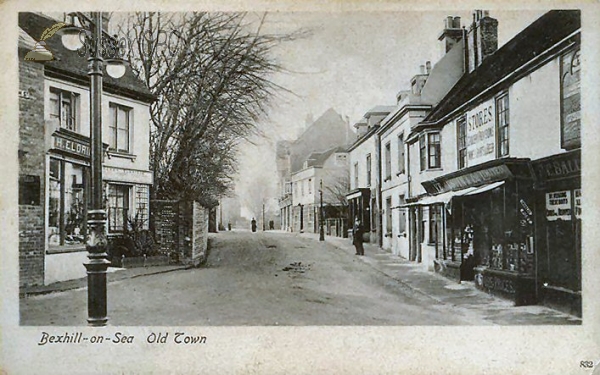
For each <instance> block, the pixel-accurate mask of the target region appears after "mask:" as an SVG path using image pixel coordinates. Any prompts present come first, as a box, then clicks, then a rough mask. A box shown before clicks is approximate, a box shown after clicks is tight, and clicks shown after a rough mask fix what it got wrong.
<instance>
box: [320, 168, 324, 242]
mask: <svg viewBox="0 0 600 375" xmlns="http://www.w3.org/2000/svg"><path fill="white" fill-rule="evenodd" d="M319 194H320V200H321V204H320V208H319V241H325V232H324V230H323V179H321V182H320V188H319Z"/></svg>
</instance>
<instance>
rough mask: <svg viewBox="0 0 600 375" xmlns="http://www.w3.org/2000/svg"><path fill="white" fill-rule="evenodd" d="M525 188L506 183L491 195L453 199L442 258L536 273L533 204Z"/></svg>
mask: <svg viewBox="0 0 600 375" xmlns="http://www.w3.org/2000/svg"><path fill="white" fill-rule="evenodd" d="M526 186H528V185H527V184H526V183H522V186H519V184H518V183H515V182H507V183H505V184H504V185H502V186H500V187H497V188H495V189H493V190H491V191H487V192H484V193H481V194H477V195H471V196H463V197H458V198H454V199H453V201H452V209H451V213H450V214H448V216H447V217H446V234H447V244H448V246H447V249H444V252H440V253H439V254H441V257H444V258H445V259H448V260H455V261H458V262H460V261H461V260H462V261H463V262H464V261H466V262H467V263H468V264H470V265H472V266H477V265H481V266H486V267H488V268H491V269H497V270H504V271H513V272H519V273H525V274H531V273H533V265H534V264H533V262H534V256H533V249H534V248H533V216H532V215H533V212H532V209H531V208H530V207H532V205H533V203H532V200H531V198H530V197H531V194H530V193H529V192H528V190H526ZM519 189H520V190H519ZM450 244H451V245H450Z"/></svg>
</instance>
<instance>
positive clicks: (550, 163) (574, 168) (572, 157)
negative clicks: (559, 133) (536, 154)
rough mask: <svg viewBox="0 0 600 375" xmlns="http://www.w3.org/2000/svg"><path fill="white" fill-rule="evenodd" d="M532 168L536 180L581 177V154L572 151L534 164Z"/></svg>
mask: <svg viewBox="0 0 600 375" xmlns="http://www.w3.org/2000/svg"><path fill="white" fill-rule="evenodd" d="M533 164H534V168H535V171H536V175H537V177H538V179H539V180H540V181H542V182H545V181H546V180H556V179H560V178H567V177H577V176H580V175H581V152H580V151H576V152H575V151H572V152H569V153H565V154H560V155H557V156H555V157H553V158H551V159H548V160H543V161H537V162H534V163H533Z"/></svg>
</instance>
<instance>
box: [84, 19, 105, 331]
mask: <svg viewBox="0 0 600 375" xmlns="http://www.w3.org/2000/svg"><path fill="white" fill-rule="evenodd" d="M92 21H93V23H94V25H93V27H94V28H93V34H92V40H93V43H94V45H93V48H92V54H91V57H90V58H89V59H88V61H89V72H88V75H89V76H90V128H91V132H90V134H91V140H90V141H91V147H90V149H91V150H90V151H91V152H90V158H91V162H90V165H91V184H90V185H91V186H90V192H91V207H90V210H89V211H88V220H87V226H88V232H87V233H88V238H87V244H86V249H87V252H88V258H89V260H88V262H87V263H85V268H86V269H87V277H88V323H89V325H92V326H104V325H106V324H107V322H108V317H107V314H106V311H107V308H106V305H107V298H106V270H107V268H108V265H109V264H110V262H109V261H108V260H107V259H106V258H107V255H106V247H107V236H106V212H105V210H104V202H103V194H102V157H103V155H102V152H103V150H102V64H103V60H102V19H101V14H100V12H94V13H93V14H92Z"/></svg>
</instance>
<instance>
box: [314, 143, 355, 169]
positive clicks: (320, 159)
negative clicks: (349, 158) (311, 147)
mask: <svg viewBox="0 0 600 375" xmlns="http://www.w3.org/2000/svg"><path fill="white" fill-rule="evenodd" d="M336 152H346V148H344V147H341V146H340V147H333V148H330V149H329V150H325V151H323V152H313V153H312V154H310V155H308V157H307V158H306V161H307V162H308V163H307V164H308V167H322V166H323V165H324V164H325V162H326V161H327V159H329V157H330V156H331V155H332V154H334V153H336Z"/></svg>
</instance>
